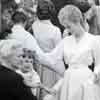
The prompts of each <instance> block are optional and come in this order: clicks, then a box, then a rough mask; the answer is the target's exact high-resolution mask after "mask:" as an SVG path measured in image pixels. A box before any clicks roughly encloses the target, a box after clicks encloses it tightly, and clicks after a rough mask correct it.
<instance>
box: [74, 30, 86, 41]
mask: <svg viewBox="0 0 100 100" xmlns="http://www.w3.org/2000/svg"><path fill="white" fill-rule="evenodd" d="M84 34H85V31H84V30H83V29H80V31H78V32H77V33H75V34H74V37H75V39H76V42H79V41H80V39H81V38H82V37H83V35H84Z"/></svg>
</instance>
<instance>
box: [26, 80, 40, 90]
mask: <svg viewBox="0 0 100 100" xmlns="http://www.w3.org/2000/svg"><path fill="white" fill-rule="evenodd" d="M24 84H25V85H27V86H29V87H31V88H40V84H41V83H40V82H34V81H33V82H32V81H30V80H24Z"/></svg>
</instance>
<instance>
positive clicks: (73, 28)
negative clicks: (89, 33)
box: [66, 21, 79, 34]
mask: <svg viewBox="0 0 100 100" xmlns="http://www.w3.org/2000/svg"><path fill="white" fill-rule="evenodd" d="M66 28H67V29H68V30H69V32H70V33H71V34H75V33H78V31H79V25H78V24H75V23H73V22H71V21H67V24H66Z"/></svg>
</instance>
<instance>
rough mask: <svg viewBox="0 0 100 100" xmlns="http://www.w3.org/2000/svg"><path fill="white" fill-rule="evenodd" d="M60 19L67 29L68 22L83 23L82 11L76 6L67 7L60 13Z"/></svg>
mask: <svg viewBox="0 0 100 100" xmlns="http://www.w3.org/2000/svg"><path fill="white" fill-rule="evenodd" d="M58 18H59V21H60V23H61V24H62V25H63V26H64V27H66V24H67V21H70V22H72V23H81V22H82V21H83V16H82V13H81V11H80V10H79V9H78V7H76V6H74V5H66V6H65V7H63V8H62V9H61V10H60V11H59V14H58Z"/></svg>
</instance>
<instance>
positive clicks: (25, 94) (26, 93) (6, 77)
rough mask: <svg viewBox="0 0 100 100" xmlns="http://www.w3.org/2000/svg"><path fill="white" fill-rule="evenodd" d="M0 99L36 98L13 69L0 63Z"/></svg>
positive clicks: (22, 99)
mask: <svg viewBox="0 0 100 100" xmlns="http://www.w3.org/2000/svg"><path fill="white" fill-rule="evenodd" d="M0 100H37V98H36V97H35V96H33V94H32V93H31V90H30V88H29V87H27V86H25V85H24V83H23V79H22V77H21V76H20V75H18V74H17V73H15V72H14V71H12V70H10V69H7V68H5V67H4V66H2V65H0Z"/></svg>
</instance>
